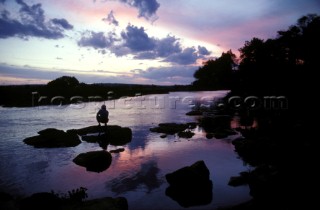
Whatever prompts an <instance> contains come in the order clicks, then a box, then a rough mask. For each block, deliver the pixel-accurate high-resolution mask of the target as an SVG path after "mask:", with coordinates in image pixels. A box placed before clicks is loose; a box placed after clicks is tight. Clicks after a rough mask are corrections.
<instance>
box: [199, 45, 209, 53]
mask: <svg viewBox="0 0 320 210" xmlns="http://www.w3.org/2000/svg"><path fill="white" fill-rule="evenodd" d="M198 52H199V54H200V55H210V54H211V52H210V51H209V50H207V48H205V47H202V46H198Z"/></svg>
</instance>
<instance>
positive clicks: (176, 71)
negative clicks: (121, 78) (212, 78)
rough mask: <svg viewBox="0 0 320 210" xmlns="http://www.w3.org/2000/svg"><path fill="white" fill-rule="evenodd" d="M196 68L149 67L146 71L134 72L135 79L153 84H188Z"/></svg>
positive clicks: (177, 66) (178, 66)
mask: <svg viewBox="0 0 320 210" xmlns="http://www.w3.org/2000/svg"><path fill="white" fill-rule="evenodd" d="M197 68H198V67H197V66H180V65H175V66H170V67H150V68H148V69H147V70H139V69H138V70H134V71H132V72H134V73H135V74H136V76H137V77H142V78H145V79H150V80H152V81H153V82H162V81H166V82H170V83H172V84H190V83H191V82H192V81H194V78H193V74H194V72H195V71H196V69H197Z"/></svg>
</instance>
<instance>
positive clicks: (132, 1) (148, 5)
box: [118, 0, 160, 21]
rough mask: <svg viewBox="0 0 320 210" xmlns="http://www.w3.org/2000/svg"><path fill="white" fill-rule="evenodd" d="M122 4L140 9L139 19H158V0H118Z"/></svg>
mask: <svg viewBox="0 0 320 210" xmlns="http://www.w3.org/2000/svg"><path fill="white" fill-rule="evenodd" d="M118 1H120V2H123V3H126V4H128V5H130V6H131V7H135V8H137V9H138V12H139V15H138V17H143V18H145V19H146V20H151V21H155V20H156V19H158V17H157V15H156V13H157V10H158V9H159V7H160V4H159V3H158V2H157V0H118Z"/></svg>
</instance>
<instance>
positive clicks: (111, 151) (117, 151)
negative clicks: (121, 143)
mask: <svg viewBox="0 0 320 210" xmlns="http://www.w3.org/2000/svg"><path fill="white" fill-rule="evenodd" d="M109 152H110V153H120V152H124V148H119V149H114V150H110V151H109Z"/></svg>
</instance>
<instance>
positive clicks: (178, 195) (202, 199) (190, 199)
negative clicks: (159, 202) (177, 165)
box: [166, 161, 212, 208]
mask: <svg viewBox="0 0 320 210" xmlns="http://www.w3.org/2000/svg"><path fill="white" fill-rule="evenodd" d="M166 179H167V181H168V183H169V184H170V186H169V187H168V188H167V189H166V195H167V196H169V197H170V198H172V199H173V200H175V201H177V202H178V203H179V204H180V205H181V206H182V207H185V208H186V207H191V206H199V205H207V204H209V203H211V201H212V181H211V180H210V172H209V170H208V168H207V166H206V165H205V163H204V161H198V162H196V163H194V164H192V165H191V166H187V167H183V168H181V169H179V170H177V171H175V172H173V173H169V174H166Z"/></svg>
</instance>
